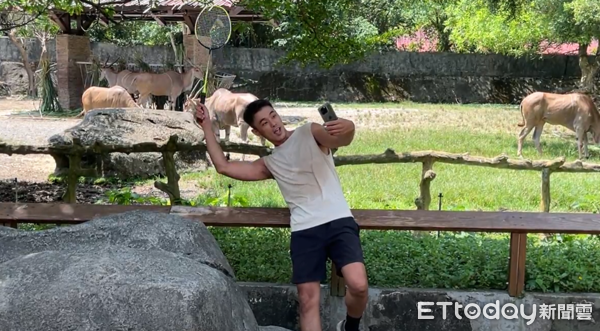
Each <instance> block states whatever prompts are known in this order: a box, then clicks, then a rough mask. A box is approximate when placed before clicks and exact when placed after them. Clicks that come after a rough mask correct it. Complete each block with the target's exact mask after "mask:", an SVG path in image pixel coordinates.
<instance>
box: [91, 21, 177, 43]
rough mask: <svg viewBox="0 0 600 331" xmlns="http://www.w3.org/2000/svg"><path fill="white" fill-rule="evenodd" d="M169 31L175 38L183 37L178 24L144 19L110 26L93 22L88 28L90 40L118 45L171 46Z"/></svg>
mask: <svg viewBox="0 0 600 331" xmlns="http://www.w3.org/2000/svg"><path fill="white" fill-rule="evenodd" d="M170 33H174V34H175V35H176V39H181V38H183V37H182V32H181V25H179V24H175V25H167V26H160V25H158V24H156V23H155V22H145V21H126V22H122V23H120V24H118V25H116V24H111V25H110V28H106V27H104V26H102V25H101V24H99V23H94V24H93V25H92V26H91V27H90V29H89V30H88V35H89V36H90V40H92V41H96V42H108V43H112V44H115V45H119V46H132V45H146V46H171V38H170V37H169V34H170Z"/></svg>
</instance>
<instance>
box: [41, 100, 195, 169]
mask: <svg viewBox="0 0 600 331" xmlns="http://www.w3.org/2000/svg"><path fill="white" fill-rule="evenodd" d="M172 135H177V136H178V141H179V142H188V143H195V142H202V141H203V140H204V132H203V131H202V129H201V128H200V127H199V126H198V125H197V124H196V122H195V121H194V118H193V115H192V114H191V113H188V112H177V111H168V110H156V109H97V110H92V111H90V112H88V113H87V114H86V115H85V117H84V118H83V120H82V121H81V123H79V124H78V125H76V126H74V127H72V128H69V129H67V130H65V131H64V132H63V133H61V134H56V135H53V136H51V137H50V138H49V140H48V142H49V143H50V145H53V146H59V145H71V144H72V143H73V138H79V139H80V141H81V144H83V145H84V146H91V145H93V144H95V143H96V142H99V143H102V144H105V145H109V144H114V145H129V144H139V143H156V144H159V145H160V144H166V143H167V142H168V140H169V137H171V136H172ZM52 157H54V160H55V161H56V168H55V170H54V174H55V175H56V176H60V175H64V174H66V173H67V171H68V168H69V159H68V158H67V157H66V156H63V155H52ZM175 164H176V167H177V169H178V171H179V172H186V171H202V170H205V169H206V166H207V157H206V152H205V151H204V152H201V151H190V152H177V153H175ZM82 167H83V168H93V169H96V175H97V176H103V177H118V178H123V179H126V178H132V177H139V178H149V177H152V176H157V175H160V176H164V175H166V172H165V167H164V164H163V161H162V154H161V153H154V152H152V153H131V154H129V155H127V154H124V153H110V154H105V155H101V156H100V155H93V154H90V155H85V156H83V158H82Z"/></svg>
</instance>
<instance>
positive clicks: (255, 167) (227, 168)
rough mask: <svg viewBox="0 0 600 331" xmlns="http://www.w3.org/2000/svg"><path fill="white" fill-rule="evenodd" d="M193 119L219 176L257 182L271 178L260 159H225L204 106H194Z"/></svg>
mask: <svg viewBox="0 0 600 331" xmlns="http://www.w3.org/2000/svg"><path fill="white" fill-rule="evenodd" d="M195 117H196V119H198V120H199V122H200V126H201V127H202V129H203V130H204V139H205V140H206V149H207V150H208V154H209V155H210V159H211V161H212V163H213V165H214V166H215V169H216V170H217V172H218V173H219V174H221V175H224V176H227V177H231V178H234V179H238V180H243V181H258V180H265V179H269V178H273V177H272V175H271V172H270V171H269V169H268V168H267V166H266V165H265V162H264V160H263V159H262V158H261V159H258V160H256V161H229V160H227V158H225V154H223V149H222V148H221V145H220V144H219V143H218V142H217V138H216V136H215V133H214V132H213V130H212V126H211V123H210V119H209V118H208V111H207V110H206V108H205V107H204V105H202V104H198V105H197V106H196V115H195Z"/></svg>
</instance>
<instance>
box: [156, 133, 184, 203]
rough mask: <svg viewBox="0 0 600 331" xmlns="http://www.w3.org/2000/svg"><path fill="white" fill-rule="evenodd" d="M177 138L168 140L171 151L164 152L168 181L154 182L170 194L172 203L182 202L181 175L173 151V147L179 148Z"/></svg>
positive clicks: (174, 136)
mask: <svg viewBox="0 0 600 331" xmlns="http://www.w3.org/2000/svg"><path fill="white" fill-rule="evenodd" d="M177 139H178V138H177V135H173V136H171V137H169V142H167V146H168V149H169V151H166V152H162V156H163V163H164V166H165V172H166V174H167V182H166V183H163V182H160V181H158V180H157V181H155V182H154V187H156V188H157V189H159V190H161V191H163V192H165V193H167V194H168V195H169V199H170V200H171V205H180V204H181V192H180V191H179V179H181V177H180V176H179V174H178V173H177V166H176V165H175V152H174V151H171V149H172V150H176V149H177Z"/></svg>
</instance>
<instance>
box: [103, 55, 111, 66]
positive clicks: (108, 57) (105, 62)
mask: <svg viewBox="0 0 600 331" xmlns="http://www.w3.org/2000/svg"><path fill="white" fill-rule="evenodd" d="M109 59H110V55H109V56H107V57H106V61H104V67H106V64H107V63H108V60H109Z"/></svg>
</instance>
